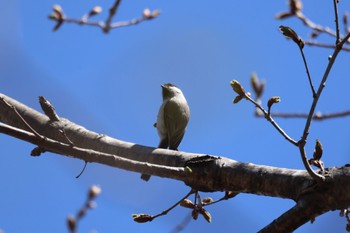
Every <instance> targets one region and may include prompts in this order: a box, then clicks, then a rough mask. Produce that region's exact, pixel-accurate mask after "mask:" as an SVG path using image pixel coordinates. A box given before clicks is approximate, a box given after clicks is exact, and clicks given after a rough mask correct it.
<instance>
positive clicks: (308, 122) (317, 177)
mask: <svg viewBox="0 0 350 233" xmlns="http://www.w3.org/2000/svg"><path fill="white" fill-rule="evenodd" d="M349 37H350V33H348V34H347V35H346V37H345V38H344V39H342V40H341V41H340V42H339V43H338V44H337V45H336V49H335V50H334V52H333V55H332V57H331V59H330V60H329V63H328V66H327V68H326V71H325V73H324V75H323V78H322V81H321V82H320V86H319V88H318V90H317V93H316V96H315V98H314V100H313V102H312V105H311V108H310V112H309V115H308V118H307V120H306V124H305V128H304V132H303V135H302V137H301V140H300V141H299V142H298V147H299V150H300V155H301V158H302V160H303V163H304V166H305V168H306V170H307V171H308V172H309V174H310V175H311V176H312V177H313V178H314V179H315V180H317V181H323V180H324V177H323V176H321V175H319V174H316V173H315V172H314V171H313V170H312V169H311V167H310V164H309V162H308V160H307V156H306V152H305V144H306V139H307V137H308V134H309V129H310V125H311V120H312V117H313V115H314V112H315V108H316V105H317V103H318V100H319V98H320V96H321V94H322V91H323V89H324V87H325V85H326V81H327V78H328V76H329V72H330V71H331V69H332V67H333V64H334V62H335V59H336V58H337V56H338V54H339V52H340V51H341V49H342V46H343V45H344V43H345V42H346V41H347V40H348V39H349Z"/></svg>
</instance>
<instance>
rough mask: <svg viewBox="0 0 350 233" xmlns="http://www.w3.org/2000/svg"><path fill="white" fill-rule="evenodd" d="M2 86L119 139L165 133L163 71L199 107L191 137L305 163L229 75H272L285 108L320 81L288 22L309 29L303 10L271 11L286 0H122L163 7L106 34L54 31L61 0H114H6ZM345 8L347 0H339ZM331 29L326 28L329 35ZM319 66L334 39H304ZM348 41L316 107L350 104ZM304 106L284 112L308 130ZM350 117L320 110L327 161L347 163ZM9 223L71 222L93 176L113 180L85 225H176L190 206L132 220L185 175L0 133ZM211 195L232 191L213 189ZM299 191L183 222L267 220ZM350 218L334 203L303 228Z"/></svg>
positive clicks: (0, 45)
mask: <svg viewBox="0 0 350 233" xmlns="http://www.w3.org/2000/svg"><path fill="white" fill-rule="evenodd" d="M0 2H1V8H0V25H1V32H0V81H1V82H0V92H2V93H4V94H6V95H9V96H11V97H13V98H15V99H18V100H19V101H21V102H23V103H25V104H27V105H29V106H31V107H32V108H35V109H38V110H39V109H40V108H39V104H38V101H37V98H38V96H40V95H43V96H45V97H46V98H47V99H49V100H50V102H51V103H53V104H54V106H55V108H56V110H57V112H58V114H59V115H60V116H62V117H65V118H68V119H70V120H71V121H73V122H76V123H77V124H80V125H83V126H85V127H86V128H88V129H91V130H94V131H96V132H99V133H104V134H107V135H109V136H112V137H116V138H119V139H121V140H125V141H130V142H135V143H139V144H143V145H148V146H156V145H157V144H158V136H157V133H156V130H155V129H154V128H153V126H152V125H153V123H154V121H155V119H156V115H157V112H158V108H159V105H160V103H161V88H160V84H162V83H167V82H171V83H175V84H177V85H178V86H179V87H181V89H182V90H183V92H184V93H185V95H186V97H187V100H188V102H189V104H190V107H191V121H190V124H189V127H188V131H187V134H186V135H185V138H184V140H183V142H182V144H181V147H180V149H181V150H184V151H189V152H198V153H209V154H214V155H220V156H225V157H229V158H231V159H234V160H238V161H242V162H252V163H256V164H264V165H271V166H278V167H286V168H293V169H303V166H302V162H301V159H300V157H299V154H298V150H297V148H295V147H293V146H292V145H291V144H289V143H288V142H287V141H286V140H284V139H283V137H281V135H279V134H278V133H277V132H276V130H275V129H274V128H272V126H271V125H269V124H268V123H267V122H266V121H264V120H262V119H256V118H255V117H254V116H253V111H254V108H253V107H252V105H251V104H250V103H248V102H246V101H242V102H241V103H239V104H238V105H233V104H232V99H233V98H234V96H235V94H234V93H233V92H232V90H231V87H230V86H229V82H230V81H231V80H232V79H237V80H239V81H240V82H241V83H242V84H243V85H244V86H245V88H246V89H247V90H249V89H250V87H249V76H250V74H251V73H252V72H254V71H255V72H257V73H258V75H259V76H260V77H262V78H264V79H265V80H266V81H267V87H266V91H265V95H264V101H266V100H267V99H268V97H270V96H274V95H279V96H281V98H282V102H281V103H280V104H278V105H276V106H274V109H275V110H277V111H281V112H307V111H308V109H309V106H310V103H311V92H310V88H309V86H308V82H307V79H306V75H305V70H304V68H303V65H302V60H301V57H300V54H299V52H298V49H297V47H296V46H295V45H294V44H293V43H292V42H291V41H287V40H286V39H285V38H283V36H281V35H280V33H279V32H278V30H277V28H278V26H279V25H280V24H284V25H289V26H292V27H293V28H294V29H295V30H296V31H297V32H298V33H299V34H300V35H301V36H302V37H304V38H305V37H307V35H308V33H309V31H308V30H307V29H306V28H303V27H302V25H301V23H300V22H299V21H297V20H285V21H283V22H281V21H277V20H275V19H274V15H275V14H276V13H278V12H281V11H284V10H286V9H287V5H286V1H274V2H266V1H256V0H252V1H220V2H219V3H214V2H213V1H201V2H189V1H153V0H148V1H136V0H130V1H124V2H123V3H122V5H121V7H120V9H119V11H118V13H117V16H116V17H115V20H126V19H131V18H134V17H136V16H139V15H140V14H141V12H142V10H143V9H144V8H151V9H156V8H158V9H160V10H161V12H162V13H161V15H160V17H159V18H158V19H156V20H153V21H149V22H145V23H142V24H140V25H137V26H133V27H128V28H121V29H117V30H113V31H111V33H110V34H108V35H106V34H103V33H102V32H101V31H100V30H99V29H98V28H92V27H86V26H84V27H80V26H77V25H63V27H62V28H61V29H60V30H59V31H58V32H52V28H53V26H54V23H53V22H52V21H49V20H48V19H47V16H48V14H49V13H50V12H51V7H52V5H54V4H56V3H57V4H60V5H61V6H62V7H63V9H64V11H65V13H66V14H67V15H69V16H72V17H80V16H81V15H83V14H84V13H86V12H88V11H89V9H91V8H92V7H93V6H95V5H101V6H102V8H103V9H104V12H103V13H102V14H101V16H97V17H96V19H105V17H106V15H107V9H108V7H109V6H110V5H111V4H112V2H113V1H111V0H109V1H108V0H104V1H97V0H89V1H81V0H80V1H74V2H72V1H69V0H48V1H38V0H33V1H26V0H12V1H6V0H0ZM304 5H305V6H304V8H305V10H304V12H305V14H306V15H308V16H309V17H310V18H312V19H313V20H314V21H315V22H318V23H320V24H322V25H327V26H330V27H333V26H334V25H333V24H334V23H333V22H334V16H333V8H332V1H316V0H313V1H307V2H305V3H304ZM339 8H340V13H344V12H345V11H347V10H349V9H350V4H349V3H348V2H344V1H341V2H340V6H339ZM319 39H320V40H323V41H334V39H331V40H329V38H328V37H327V36H321V37H320V38H319ZM305 53H306V56H307V58H308V59H309V64H310V70H311V74H312V77H313V80H314V82H315V83H318V81H319V80H320V78H321V77H322V74H323V72H324V70H325V66H326V64H327V57H328V55H329V54H330V53H331V50H327V49H315V48H310V47H306V48H305ZM349 58H350V54H349V53H342V54H341V55H340V56H339V59H338V62H337V64H336V65H335V67H334V69H333V70H332V73H331V75H330V78H329V81H328V82H327V86H326V89H325V92H324V94H323V95H322V98H321V101H320V104H319V105H318V107H317V110H318V111H322V112H332V111H340V110H344V109H348V108H349V96H348V92H349V85H350V81H349V78H348V73H349V68H348V67H349V65H348V63H349ZM304 122H305V121H304V120H282V119H278V123H280V125H281V126H282V127H283V129H285V131H286V132H287V133H288V134H289V135H290V136H291V137H293V138H294V139H295V140H298V139H299V138H300V136H301V134H302V129H303V126H304ZM348 122H349V119H347V118H344V119H336V120H331V121H326V122H322V123H320V122H314V123H313V125H312V127H311V133H310V137H309V141H308V142H309V143H308V144H307V150H308V153H309V155H311V154H312V151H313V147H314V142H315V139H316V138H319V139H320V140H321V142H322V144H323V146H324V162H325V164H326V166H327V167H328V166H342V165H344V164H345V163H349V152H350V146H349V143H348V139H349V136H350V135H349V134H350V133H349V128H350V126H349V124H348ZM0 145H1V156H0V184H1V191H0V229H3V230H4V231H5V232H6V233H22V232H51V233H62V232H67V229H66V224H65V219H66V216H67V215H68V214H73V213H75V212H76V210H77V209H78V208H79V207H80V206H81V205H82V203H83V202H84V200H85V197H86V192H87V189H88V187H89V186H90V185H92V184H98V185H100V186H101V187H102V190H103V191H102V195H101V196H100V197H99V198H98V199H97V208H96V209H94V210H93V211H91V212H90V213H89V214H88V216H87V217H86V218H84V219H83V220H82V221H81V223H80V225H79V232H90V230H93V229H95V230H97V231H98V232H101V233H107V232H153V233H157V232H162V233H163V232H170V231H171V230H172V229H173V228H174V227H175V226H176V225H177V224H179V223H181V222H182V221H183V219H184V218H186V216H187V215H188V213H189V210H188V209H184V208H181V207H179V208H177V209H176V210H175V211H173V212H171V213H169V214H168V215H167V216H165V217H162V218H159V219H157V220H155V221H153V222H151V223H146V224H137V223H134V222H133V220H132V218H131V214H132V213H149V214H156V213H158V212H161V211H162V210H163V209H165V208H166V207H168V206H170V205H171V204H172V203H174V202H176V201H177V200H178V199H179V198H180V197H182V196H183V195H184V194H185V193H187V192H188V187H186V186H185V185H184V184H183V183H182V182H178V181H173V180H168V179H161V178H157V177H152V179H151V181H150V182H148V183H145V182H142V181H141V180H140V179H139V176H140V175H139V174H137V173H132V172H127V171H123V170H119V169H115V168H110V167H106V166H103V165H99V164H89V165H88V167H87V169H86V171H85V173H84V174H83V175H82V176H81V177H80V178H79V179H75V176H76V175H77V174H78V173H79V172H80V171H81V169H82V167H83V164H84V163H83V161H80V160H76V159H71V158H68V157H63V156H58V155H55V154H51V153H45V154H43V155H42V156H41V157H38V158H34V157H30V156H29V154H30V151H31V150H32V149H33V148H34V147H33V145H30V144H28V143H26V142H22V141H19V140H17V139H14V138H10V137H8V136H5V135H0ZM207 195H210V196H212V197H214V198H217V197H220V196H221V195H222V194H221V193H213V194H202V196H203V197H204V196H207ZM293 204H294V203H293V202H292V201H290V200H282V199H277V198H270V197H264V196H254V195H249V194H241V195H239V196H237V197H236V198H234V199H232V200H230V201H227V202H223V203H220V204H217V205H215V206H210V207H208V208H207V209H208V210H209V211H210V212H211V214H212V218H213V219H212V223H210V224H208V223H206V222H205V220H203V218H201V217H199V219H198V220H197V221H191V222H190V224H189V225H188V226H187V228H186V229H185V230H184V231H183V232H214V231H216V232H224V231H234V232H256V231H257V230H259V229H261V228H262V227H263V226H265V225H267V224H268V223H270V222H271V221H273V220H274V219H275V218H277V217H278V216H280V215H281V214H282V213H284V212H285V211H286V210H288V209H289V208H291V207H292V206H293ZM345 224H346V221H345V219H344V218H340V217H339V212H338V211H337V212H331V213H328V214H325V215H324V216H321V217H319V218H317V219H316V222H315V223H314V224H310V223H307V224H305V225H304V226H303V227H301V228H300V229H298V230H297V232H330V231H333V232H345Z"/></svg>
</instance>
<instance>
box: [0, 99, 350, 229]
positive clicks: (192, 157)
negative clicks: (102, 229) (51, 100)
mask: <svg viewBox="0 0 350 233" xmlns="http://www.w3.org/2000/svg"><path fill="white" fill-rule="evenodd" d="M2 100H3V101H2ZM6 103H8V104H6ZM9 105H10V106H12V107H9ZM14 109H16V111H17V113H18V114H19V115H21V116H22V118H23V120H24V121H25V122H26V123H27V124H30V126H31V127H32V128H33V129H34V130H35V132H37V133H38V134H40V136H37V135H35V134H34V133H33V132H31V130H29V129H28V127H27V126H26V124H24V123H23V120H21V119H20V118H19V117H18V115H17V113H16V111H14ZM59 119H60V120H59V121H54V122H52V121H51V120H50V119H49V118H48V117H47V116H46V115H44V114H41V113H39V112H37V111H35V110H33V109H31V108H29V107H27V106H25V105H23V104H21V103H19V102H18V101H16V100H13V99H11V98H9V97H7V96H5V95H2V94H0V121H1V122H3V123H1V124H0V133H5V134H8V135H10V136H13V137H16V138H19V139H21V140H24V141H27V142H30V143H32V144H35V145H37V146H39V147H40V148H42V149H43V150H44V151H51V152H54V153H57V154H62V155H66V156H70V157H74V158H79V159H82V160H84V161H87V162H96V163H101V164H105V165H108V166H113V167H117V168H121V169H125V170H129V171H134V172H139V173H146V174H150V175H153V176H160V177H165V178H173V179H177V180H181V181H183V182H185V184H187V185H188V186H190V187H192V188H193V189H195V190H199V191H206V192H214V191H234V192H237V193H251V194H256V195H266V196H271V197H280V198H288V199H292V200H294V201H295V202H296V205H297V206H299V205H300V206H302V207H303V208H305V206H310V208H309V209H307V211H304V212H303V214H304V216H305V219H306V220H303V221H298V222H293V223H288V222H287V223H283V221H284V220H283V218H279V219H277V220H276V221H277V223H278V224H279V225H281V224H282V223H283V224H284V225H286V228H285V229H296V228H298V227H299V226H300V225H302V224H303V223H304V222H305V221H308V219H313V218H315V217H317V216H318V215H320V214H322V213H324V212H327V211H330V210H334V209H346V208H347V207H348V206H350V167H349V166H344V167H342V168H333V169H325V172H326V173H325V174H323V175H325V177H326V181H325V182H322V183H316V182H315V180H314V179H312V177H310V176H309V174H308V173H307V172H306V171H303V170H293V169H286V168H276V167H269V166H262V165H255V164H251V163H242V162H237V161H234V160H231V159H228V158H224V157H218V156H209V155H203V154H194V153H186V152H181V151H172V150H164V149H156V148H153V147H146V146H141V145H137V144H134V143H129V142H123V141H120V140H118V139H114V138H111V137H108V136H106V135H100V134H97V133H95V132H92V131H89V130H87V129H85V128H83V127H82V126H79V125H76V124H74V123H72V122H70V121H68V120H66V119H64V118H62V117H59ZM59 130H64V131H65V132H66V136H67V137H68V138H69V139H70V140H71V141H72V142H73V143H74V144H73V145H72V144H70V143H67V140H66V138H65V136H63V135H62V133H60V132H59ZM314 200H317V202H315V201H314ZM319 203H321V204H319ZM309 210H310V211H309ZM301 211H302V210H301ZM289 212H290V211H288V212H287V213H286V215H287V214H290V213H289ZM287 225H288V226H287Z"/></svg>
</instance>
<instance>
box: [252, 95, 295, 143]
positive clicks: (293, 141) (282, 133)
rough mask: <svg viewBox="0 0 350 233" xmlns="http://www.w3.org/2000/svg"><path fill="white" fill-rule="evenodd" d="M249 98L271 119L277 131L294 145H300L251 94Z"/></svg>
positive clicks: (268, 119)
mask: <svg viewBox="0 0 350 233" xmlns="http://www.w3.org/2000/svg"><path fill="white" fill-rule="evenodd" d="M246 98H247V100H249V101H250V102H252V103H253V104H254V105H255V106H256V108H258V109H259V110H260V112H261V114H263V116H264V117H265V118H266V120H267V121H269V122H270V123H271V124H272V125H273V127H275V129H277V131H278V132H279V133H280V134H281V135H282V136H283V137H284V138H285V139H286V140H287V141H289V142H290V143H292V144H293V145H294V146H297V145H298V142H296V141H295V140H294V139H292V138H291V137H290V136H289V135H288V134H287V133H286V132H284V131H283V129H282V128H281V127H280V126H279V125H278V124H277V123H276V122H275V121H274V119H273V118H272V117H271V115H270V114H269V113H268V112H267V111H266V110H265V109H264V108H263V107H262V106H261V105H260V104H259V103H257V102H256V101H255V100H253V99H252V98H251V97H250V96H249V95H246Z"/></svg>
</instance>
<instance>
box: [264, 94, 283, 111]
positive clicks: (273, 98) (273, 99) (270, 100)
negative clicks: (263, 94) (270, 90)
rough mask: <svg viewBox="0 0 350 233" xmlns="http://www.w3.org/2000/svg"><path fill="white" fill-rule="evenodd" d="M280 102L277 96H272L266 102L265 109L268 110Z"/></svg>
mask: <svg viewBox="0 0 350 233" xmlns="http://www.w3.org/2000/svg"><path fill="white" fill-rule="evenodd" d="M279 102H281V98H280V97H279V96H274V97H271V98H270V99H269V101H268V102H267V107H268V108H269V109H270V108H271V107H272V105H273V104H276V103H279Z"/></svg>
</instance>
